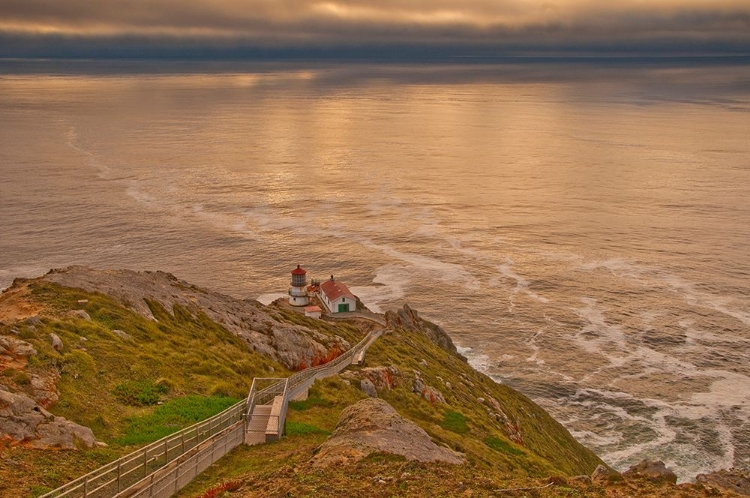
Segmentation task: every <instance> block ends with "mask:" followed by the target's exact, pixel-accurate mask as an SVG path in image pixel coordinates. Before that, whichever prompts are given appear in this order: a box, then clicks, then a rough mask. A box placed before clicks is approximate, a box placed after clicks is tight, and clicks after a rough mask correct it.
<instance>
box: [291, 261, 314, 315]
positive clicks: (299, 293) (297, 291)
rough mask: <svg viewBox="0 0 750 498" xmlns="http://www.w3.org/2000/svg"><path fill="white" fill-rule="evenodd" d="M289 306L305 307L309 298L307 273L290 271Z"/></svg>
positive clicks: (298, 270) (298, 269)
mask: <svg viewBox="0 0 750 498" xmlns="http://www.w3.org/2000/svg"><path fill="white" fill-rule="evenodd" d="M289 304H291V305H292V306H307V305H308V304H310V298H309V297H308V295H307V271H305V270H304V269H303V268H300V266H299V265H297V268H295V269H294V270H292V286H291V287H289Z"/></svg>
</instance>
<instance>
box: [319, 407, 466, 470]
mask: <svg viewBox="0 0 750 498" xmlns="http://www.w3.org/2000/svg"><path fill="white" fill-rule="evenodd" d="M375 452H387V453H392V454H396V455H402V456H404V457H406V458H407V459H408V460H417V461H420V462H435V461H440V462H447V463H450V464H462V463H464V457H463V455H461V454H460V453H457V452H455V451H452V450H450V449H447V448H442V447H440V446H438V445H436V444H435V443H433V442H432V439H431V438H430V436H429V435H428V434H427V433H426V432H425V431H424V430H423V429H421V428H420V427H418V426H417V425H416V424H414V423H412V422H409V421H408V420H405V419H403V418H402V417H401V416H400V415H399V414H398V413H396V410H394V409H393V408H392V407H391V406H390V405H389V404H388V403H386V402H385V401H383V400H380V399H365V400H362V401H360V402H358V403H356V404H354V405H352V406H350V407H348V408H346V409H345V410H344V411H343V412H342V413H341V417H340V418H339V422H338V425H337V426H336V430H335V431H334V432H333V434H332V435H331V437H330V438H328V440H327V441H326V442H324V443H323V444H322V445H321V446H320V448H318V451H317V453H316V455H315V457H314V460H313V463H314V465H316V466H321V467H327V466H331V465H339V464H343V463H350V462H356V461H358V460H361V459H362V458H364V457H366V456H367V455H369V454H371V453H375Z"/></svg>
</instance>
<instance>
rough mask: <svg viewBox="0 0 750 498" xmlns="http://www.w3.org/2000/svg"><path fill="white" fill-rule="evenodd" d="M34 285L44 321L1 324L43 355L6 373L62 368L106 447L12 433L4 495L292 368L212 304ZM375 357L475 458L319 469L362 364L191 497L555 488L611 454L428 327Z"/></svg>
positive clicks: (436, 436) (66, 397) (285, 313)
mask: <svg viewBox="0 0 750 498" xmlns="http://www.w3.org/2000/svg"><path fill="white" fill-rule="evenodd" d="M26 285H28V294H27V296H26V299H28V300H30V301H33V302H34V303H35V305H38V306H39V307H40V308H41V310H42V311H41V313H40V315H41V317H42V318H41V320H36V321H34V323H29V322H28V321H16V322H13V323H8V322H7V321H6V323H5V324H3V325H0V333H2V334H5V335H8V334H10V333H17V336H18V337H19V338H21V339H23V340H25V341H28V342H30V343H31V344H33V346H34V347H35V348H36V350H37V354H36V355H34V356H31V357H30V358H29V364H28V365H26V366H25V367H23V368H22V367H21V366H18V365H16V366H15V367H14V368H10V367H8V368H6V369H5V370H4V371H3V375H2V376H0V383H2V384H4V385H5V386H6V387H7V388H9V389H11V390H14V391H25V392H28V393H29V394H31V393H32V387H33V386H31V385H30V383H29V382H28V377H29V376H31V375H47V376H50V375H51V376H53V377H55V376H59V379H58V380H57V389H58V391H59V396H60V398H59V401H57V402H56V403H54V404H53V405H52V406H51V407H50V411H52V412H53V413H54V414H56V415H61V416H64V417H66V418H68V419H70V420H72V421H74V422H77V423H79V424H82V425H85V426H88V427H90V428H92V429H93V431H94V433H95V435H96V436H97V439H98V440H100V441H103V442H104V443H106V444H107V445H108V446H107V447H100V448H95V449H91V450H84V449H80V450H78V451H66V452H63V451H60V452H50V451H42V450H31V449H28V448H25V447H24V446H23V445H17V444H9V443H8V442H4V443H2V444H0V453H1V454H2V459H0V483H1V484H0V494H3V495H6V494H7V495H18V496H28V495H38V494H40V493H42V492H43V491H45V490H48V489H50V488H53V487H56V486H58V485H60V484H62V483H64V482H66V481H68V480H71V479H73V478H75V477H78V476H79V475H82V474H84V473H85V472H87V471H89V470H91V469H93V468H96V467H97V466H99V465H101V464H103V463H106V462H107V461H110V460H112V459H114V458H116V457H117V456H118V455H121V454H124V453H127V452H129V451H132V450H133V449H134V448H136V447H137V446H138V445H141V444H145V443H147V442H150V441H154V440H156V439H159V438H160V437H163V436H164V435H166V434H168V433H170V432H173V431H175V430H178V429H179V428H181V427H183V426H186V425H189V424H191V423H193V422H195V421H197V420H200V419H203V418H206V417H208V416H210V415H212V414H214V413H217V412H219V411H221V410H222V409H223V408H225V407H226V406H229V405H230V404H232V403H233V402H235V401H236V400H237V399H240V398H242V397H244V396H245V395H246V394H247V390H248V388H249V386H250V383H251V382H252V379H253V377H256V376H263V377H267V376H280V377H281V376H287V375H289V374H290V372H289V371H288V370H287V369H286V368H284V367H283V366H282V365H280V364H278V363H276V362H274V361H272V360H270V359H268V358H266V357H264V356H262V355H260V354H258V353H255V352H252V351H249V350H248V348H247V346H246V345H245V343H244V342H243V341H242V340H241V339H239V338H237V337H236V336H235V335H234V334H232V333H230V332H228V331H227V330H226V329H225V328H224V327H222V326H221V325H219V324H217V323H215V322H213V321H211V320H210V319H209V318H208V317H207V316H206V315H205V314H203V313H200V312H198V313H197V314H191V313H189V312H188V311H187V310H186V309H184V308H181V307H180V306H175V307H174V309H172V310H165V309H164V308H162V307H161V306H160V305H159V304H157V303H155V302H149V303H148V305H149V309H150V311H151V313H152V314H153V315H154V317H155V318H156V320H150V319H148V318H145V317H144V316H142V315H140V314H138V313H136V312H134V311H132V310H131V309H129V308H128V307H126V306H124V305H123V304H121V303H119V302H118V301H116V300H114V299H112V298H110V297H108V296H105V295H103V294H98V293H91V292H85V291H82V290H77V289H70V288H66V287H61V286H58V285H55V284H50V283H48V282H44V281H43V280H40V281H32V282H30V283H27V284H26ZM76 309H83V310H85V311H86V313H88V315H89V316H90V320H89V319H85V318H82V317H80V316H77V315H75V314H73V313H71V310H76ZM267 311H268V313H269V314H270V315H271V316H272V317H273V319H274V320H277V321H279V322H282V323H294V324H298V325H304V326H306V327H309V328H311V329H313V330H314V332H313V333H317V334H323V335H327V336H330V335H334V334H335V335H339V336H341V337H344V338H345V339H346V340H348V341H350V342H351V343H354V342H356V341H357V340H358V339H359V338H360V337H361V336H362V334H363V333H364V330H358V327H356V326H354V325H352V324H346V323H338V322H337V323H329V322H325V321H318V320H311V319H307V318H305V317H304V316H301V315H300V314H298V313H296V312H294V311H291V310H286V309H272V308H269V309H268V310H267ZM370 327H372V325H369V326H366V325H362V326H361V328H362V329H367V328H370ZM11 329H14V332H12V331H11ZM113 331H122V332H125V333H126V334H127V335H128V336H129V337H127V336H126V337H124V338H123V335H122V334H121V333H116V332H113ZM51 333H54V334H56V335H58V336H59V337H60V338H61V339H62V341H63V344H64V347H63V349H62V350H60V351H56V350H55V349H53V348H52V346H51V344H50V339H49V335H50V334H51ZM118 334H119V335H118ZM366 363H367V364H366V367H368V368H372V367H388V368H389V370H388V372H389V373H388V374H387V377H388V378H387V385H385V386H381V387H380V388H379V389H378V395H379V396H380V397H381V398H383V399H385V400H386V401H388V403H390V404H391V405H392V406H393V407H394V408H395V409H396V410H397V411H398V412H399V413H400V414H401V415H402V416H403V417H405V418H407V419H409V420H411V421H413V422H415V423H417V424H418V425H419V426H421V427H422V428H423V429H424V430H425V431H427V433H428V434H429V435H430V436H431V437H432V439H433V440H434V441H435V442H437V443H438V444H442V445H445V446H448V447H451V448H453V449H454V450H457V451H460V452H462V453H464V454H465V455H466V459H467V463H466V464H465V465H463V466H449V465H445V464H419V463H414V462H406V461H405V460H404V459H403V458H402V457H395V456H392V455H387V454H376V455H372V456H370V457H368V458H366V459H365V460H363V461H361V462H359V463H357V464H352V465H350V466H342V467H341V468H338V467H337V468H335V469H327V470H325V471H323V470H320V469H317V468H315V467H313V466H312V465H311V464H310V460H311V458H312V457H313V455H314V451H315V448H316V447H317V446H319V445H320V444H321V443H322V442H323V441H324V440H325V439H326V437H327V436H328V435H329V434H330V433H331V432H332V431H333V429H334V428H335V426H336V422H337V419H338V417H339V415H340V413H341V411H342V410H343V409H344V408H346V407H347V406H350V405H351V404H353V403H355V402H357V401H358V400H360V399H363V398H364V397H365V394H364V393H363V392H362V390H361V389H360V388H359V385H360V380H361V379H362V378H365V377H366V376H367V375H370V374H371V372H372V371H371V370H369V371H368V370H367V369H366V368H363V367H352V368H350V369H349V370H348V371H346V372H344V373H343V374H342V375H340V376H336V377H332V378H329V379H326V380H324V381H322V382H317V383H316V384H315V385H314V386H313V388H312V389H311V391H310V396H309V398H308V399H307V400H305V401H298V402H292V403H291V404H290V412H289V415H288V418H287V436H286V437H285V438H284V439H283V440H282V441H280V442H278V443H274V444H270V445H264V446H258V447H252V448H248V447H240V448H238V449H237V450H235V451H234V452H233V453H232V454H230V455H229V456H228V457H226V458H224V459H223V460H221V461H220V462H219V463H218V464H217V465H216V466H214V467H212V470H211V471H210V472H208V473H206V475H204V476H202V477H201V478H199V479H198V480H196V481H195V482H194V483H193V484H192V485H191V486H190V487H188V488H187V489H186V490H185V491H183V493H182V495H183V496H194V495H196V494H202V493H204V492H205V491H206V490H208V489H209V488H211V487H213V486H216V485H218V484H220V483H221V482H223V481H226V480H229V479H238V480H239V481H240V482H241V483H243V485H242V488H241V489H240V490H239V491H237V492H236V493H237V494H238V496H256V495H257V493H260V494H261V495H264V494H267V495H279V496H282V495H286V494H287V493H290V494H291V495H293V496H297V495H308V494H317V493H322V494H323V495H326V493H328V494H329V495H334V496H335V495H339V493H343V490H345V489H349V490H350V493H348V494H350V495H352V496H372V494H368V493H370V492H371V490H372V489H375V488H373V486H374V485H375V484H373V483H377V486H381V487H382V488H378V489H382V490H383V493H378V494H383V495H384V496H388V495H391V494H396V495H398V494H403V495H404V496H424V494H420V493H423V492H425V490H431V492H434V493H436V494H438V495H440V494H443V495H446V496H453V495H455V493H457V492H463V490H464V489H465V488H467V485H468V483H469V482H471V483H472V486H473V488H472V489H476V490H477V491H478V492H485V491H486V492H488V493H489V492H491V490H493V489H499V488H503V487H505V486H506V485H507V487H523V486H527V485H528V486H532V485H534V486H536V485H538V484H539V483H541V484H544V482H543V479H545V478H547V477H549V476H554V475H557V476H568V477H570V476H574V475H579V474H590V473H591V471H592V470H593V469H594V468H595V467H596V466H597V465H598V464H599V463H601V461H600V460H599V459H598V458H597V457H596V456H595V455H594V454H593V453H591V452H590V451H588V450H587V449H586V448H584V447H583V446H581V445H580V444H579V443H578V442H576V441H575V440H574V439H573V438H572V437H571V436H570V434H569V433H568V432H567V431H566V430H565V429H564V428H563V427H562V426H561V425H560V424H559V423H557V422H556V421H554V420H553V419H552V418H551V417H550V416H549V415H547V414H546V413H545V412H544V411H543V410H542V409H541V408H540V407H538V406H537V405H535V404H534V403H532V402H531V401H530V400H528V399H527V398H526V397H524V396H523V395H521V394H519V393H517V392H516V391H513V390H512V389H510V388H508V387H507V386H504V385H501V384H497V383H495V382H494V381H492V380H491V379H490V378H488V377H487V376H485V375H482V374H480V373H478V372H476V371H474V370H473V369H472V368H471V367H470V366H469V365H467V364H466V363H465V362H464V361H463V360H462V359H461V358H459V357H458V356H456V355H453V354H451V353H449V352H447V351H445V350H444V349H441V348H439V347H438V346H436V345H435V344H433V343H432V342H430V340H429V339H427V338H426V337H424V336H423V335H421V334H419V333H417V332H409V331H405V330H396V331H390V332H389V333H387V334H385V335H384V336H382V337H381V338H380V339H378V341H376V342H375V344H374V345H373V346H372V347H371V348H370V350H369V351H368V354H367V360H366ZM368 372H370V373H368ZM24 376H26V380H25V379H24ZM416 381H419V382H420V383H421V384H423V385H424V386H427V387H429V388H431V389H434V390H435V391H437V392H439V393H440V395H441V396H442V397H444V399H445V402H442V401H440V400H437V399H434V397H430V396H425V395H423V392H419V390H417V391H418V392H414V391H415V382H416ZM421 384H420V385H421ZM380 481H383V482H382V483H381V482H380ZM571 486H573V485H572V484H571ZM545 489H546V488H545ZM570 489H571V490H573V491H575V489H577V488H576V487H575V486H573V487H571V488H570ZM386 490H387V492H386ZM482 490H484V491H482ZM571 492H572V491H571ZM576 492H577V491H576ZM555 496H557V495H555ZM560 496H564V495H560ZM569 496H575V494H570V495H569Z"/></svg>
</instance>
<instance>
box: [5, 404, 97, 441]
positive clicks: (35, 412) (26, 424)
mask: <svg viewBox="0 0 750 498" xmlns="http://www.w3.org/2000/svg"><path fill="white" fill-rule="evenodd" d="M0 435H2V436H3V437H6V438H10V439H11V440H12V441H16V442H19V443H20V442H23V443H25V444H27V445H28V446H31V447H32V448H39V449H52V448H57V449H74V448H76V445H77V444H80V445H83V446H85V447H87V448H91V447H93V446H94V445H96V438H95V437H94V433H93V432H92V431H91V429H89V428H87V427H83V426H81V425H78V424H75V423H73V422H71V421H69V420H67V419H65V418H63V417H56V416H54V415H52V414H51V413H49V412H48V411H47V410H45V409H44V408H42V407H41V406H39V405H38V404H37V403H36V401H34V400H33V399H31V398H29V397H28V396H26V395H25V394H14V393H11V392H7V391H3V390H0Z"/></svg>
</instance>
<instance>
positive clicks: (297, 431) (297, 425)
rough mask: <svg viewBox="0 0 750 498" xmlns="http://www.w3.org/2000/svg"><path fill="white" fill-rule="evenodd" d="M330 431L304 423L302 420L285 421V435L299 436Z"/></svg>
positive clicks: (328, 432)
mask: <svg viewBox="0 0 750 498" xmlns="http://www.w3.org/2000/svg"><path fill="white" fill-rule="evenodd" d="M330 433H331V431H327V430H325V429H321V428H320V427H316V426H314V425H312V424H306V423H304V422H295V421H289V422H287V423H286V435H287V436H300V435H304V434H330Z"/></svg>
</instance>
